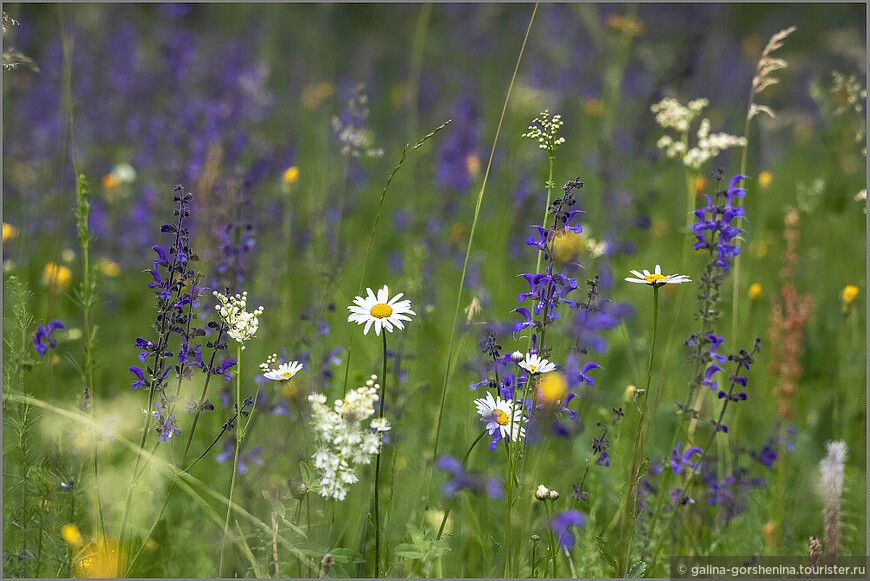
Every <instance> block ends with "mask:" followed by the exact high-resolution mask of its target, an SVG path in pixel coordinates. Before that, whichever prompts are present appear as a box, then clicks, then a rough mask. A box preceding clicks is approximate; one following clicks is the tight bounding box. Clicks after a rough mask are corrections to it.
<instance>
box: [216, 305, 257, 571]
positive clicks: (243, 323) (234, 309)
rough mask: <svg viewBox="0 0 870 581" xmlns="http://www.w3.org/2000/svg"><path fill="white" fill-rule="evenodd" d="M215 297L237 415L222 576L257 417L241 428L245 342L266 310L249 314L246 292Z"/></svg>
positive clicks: (219, 569)
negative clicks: (247, 441)
mask: <svg viewBox="0 0 870 581" xmlns="http://www.w3.org/2000/svg"><path fill="white" fill-rule="evenodd" d="M212 294H214V296H215V298H217V300H218V304H217V305H216V306H215V309H216V310H217V312H218V314H220V316H221V319H223V321H224V323H226V324H227V327H228V329H227V334H228V335H229V336H230V337H231V338H233V339H235V341H236V416H235V419H234V420H231V423H233V425H234V426H235V430H236V446H235V453H234V454H233V477H232V480H230V496H229V503H228V504H227V517H226V520H225V521H224V534H223V541H222V542H221V554H220V561H219V563H218V574H219V575H220V574H222V573H223V564H224V548H225V547H226V540H227V530H228V529H229V525H230V512H231V511H232V508H233V491H234V490H235V487H236V473H237V472H238V468H239V448H241V447H242V446H241V444H242V441H243V440H244V438H245V431H246V430H247V428H248V424H250V422H251V418H252V417H253V415H254V414H253V409H252V410H251V412H250V413H249V414H248V421H247V423H246V424H245V426H244V427H243V428H241V429H239V423H240V420H241V417H240V414H241V411H242V351H243V350H244V349H245V341H248V340H250V339H252V338H253V337H254V335H255V334H256V333H257V329H258V328H259V327H260V319H259V317H260V315H262V314H263V307H257V308H256V309H254V311H252V312H248V311H247V310H246V309H247V305H248V293H247V291H245V292H243V293H242V294H236V295H235V296H228V295H224V294H222V293H219V292H217V291H214V293H212ZM254 401H256V398H254Z"/></svg>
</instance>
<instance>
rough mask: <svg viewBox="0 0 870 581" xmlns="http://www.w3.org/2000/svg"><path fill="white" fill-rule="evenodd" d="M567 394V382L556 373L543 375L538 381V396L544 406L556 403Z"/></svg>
mask: <svg viewBox="0 0 870 581" xmlns="http://www.w3.org/2000/svg"><path fill="white" fill-rule="evenodd" d="M567 392H568V382H567V381H565V377H564V376H563V375H562V374H561V373H559V372H558V371H551V372H549V373H545V374H543V375H542V376H541V379H540V380H539V381H538V396H539V397H540V398H541V401H542V402H543V403H544V404H551V403H556V402H558V401H559V400H561V399H562V398H563V397H564V396H565V394H566V393H567Z"/></svg>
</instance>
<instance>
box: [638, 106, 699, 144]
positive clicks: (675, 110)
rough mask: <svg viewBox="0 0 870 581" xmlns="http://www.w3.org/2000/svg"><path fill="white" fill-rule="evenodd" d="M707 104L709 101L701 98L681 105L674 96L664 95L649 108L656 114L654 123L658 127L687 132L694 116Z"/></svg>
mask: <svg viewBox="0 0 870 581" xmlns="http://www.w3.org/2000/svg"><path fill="white" fill-rule="evenodd" d="M709 104H710V101H708V100H707V99H703V98H702V99H695V100H694V101H689V104H688V105H686V106H683V105H681V104H680V102H679V101H678V100H677V99H675V98H674V97H665V98H664V99H662V100H661V101H659V102H658V103H656V104H655V105H653V106H652V107H650V110H651V111H652V112H653V113H655V114H656V123H658V124H659V126H660V127H663V128H665V129H675V130H676V131H679V132H680V133H687V132H688V131H689V125H690V124H691V123H692V121H693V120H694V119H695V117H697V116H698V114H699V113H700V112H701V111H703V110H704V108H705V107H706V106H707V105H709ZM659 147H661V146H659Z"/></svg>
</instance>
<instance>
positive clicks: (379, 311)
mask: <svg viewBox="0 0 870 581" xmlns="http://www.w3.org/2000/svg"><path fill="white" fill-rule="evenodd" d="M369 312H370V313H371V315H372V316H373V317H377V318H378V319H385V318H387V317H389V316H390V315H392V314H393V307H391V306H390V305H388V304H386V303H378V304H376V305H375V306H373V307H372V308H371V310H370V311H369Z"/></svg>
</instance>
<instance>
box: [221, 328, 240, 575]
mask: <svg viewBox="0 0 870 581" xmlns="http://www.w3.org/2000/svg"><path fill="white" fill-rule="evenodd" d="M241 409H242V344H241V343H238V342H237V343H236V414H238V413H239V411H240V410H241ZM239 421H240V420H239ZM238 430H239V426H238V424H236V434H239V431H238ZM240 436H241V434H239V435H237V436H236V449H235V452H234V453H233V477H232V478H231V479H230V495H229V502H228V503H227V516H226V519H225V520H224V533H223V538H222V540H221V556H220V561H219V562H218V577H220V576H222V575H223V569H224V550H225V549H226V544H227V530H228V529H229V526H230V513H231V512H232V510H233V491H234V490H235V488H236V474H237V473H238V471H239V448H241V447H242V440H241V437H240Z"/></svg>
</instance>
